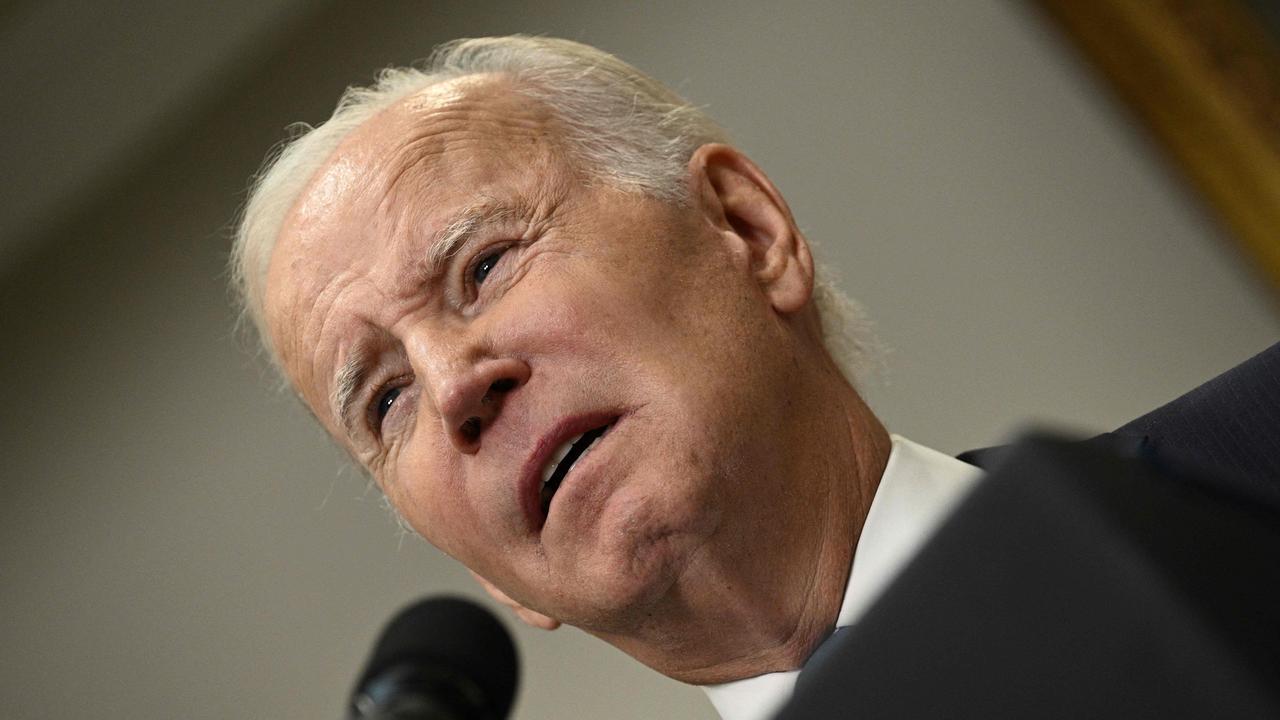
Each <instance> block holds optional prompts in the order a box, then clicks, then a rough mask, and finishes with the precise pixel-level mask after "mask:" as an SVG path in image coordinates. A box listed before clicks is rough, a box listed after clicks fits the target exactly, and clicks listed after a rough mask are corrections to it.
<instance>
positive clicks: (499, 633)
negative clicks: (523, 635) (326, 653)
mask: <svg viewBox="0 0 1280 720" xmlns="http://www.w3.org/2000/svg"><path fill="white" fill-rule="evenodd" d="M519 674H520V673H519V664H518V661H517V659H516V648H515V645H514V644H513V643H512V641H511V636H510V635H509V634H507V630H506V628H504V627H503V626H502V623H500V622H498V619H497V618H495V617H494V616H493V615H492V614H491V613H490V612H489V611H488V610H485V609H484V608H482V607H480V606H479V605H476V604H475V603H473V602H471V601H469V600H463V599H461V598H451V597H435V598H425V599H423V600H419V601H418V602H416V603H414V604H413V605H410V606H408V607H406V608H405V609H403V610H401V611H400V612H399V613H398V614H397V615H396V616H395V617H394V618H392V619H391V621H390V622H389V623H387V626H386V628H385V629H384V630H383V631H382V635H381V636H380V637H379V638H378V642H377V644H375V645H374V647H373V652H372V653H371V654H370V656H369V660H368V661H367V662H366V663H365V666H364V671H363V672H362V673H361V674H360V679H359V680H357V681H356V686H355V689H354V690H352V692H351V699H350V701H349V702H348V704H347V718H348V720H502V718H505V717H506V716H507V712H508V711H510V710H511V702H512V700H513V699H514V698H515V694H516V682H517V680H518V679H519Z"/></svg>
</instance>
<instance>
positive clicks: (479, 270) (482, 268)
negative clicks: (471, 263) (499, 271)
mask: <svg viewBox="0 0 1280 720" xmlns="http://www.w3.org/2000/svg"><path fill="white" fill-rule="evenodd" d="M504 252H506V250H499V251H497V252H495V253H489V254H488V255H485V256H484V257H483V258H481V259H480V262H478V263H476V265H475V267H474V268H473V269H472V270H471V279H472V280H473V281H474V282H475V284H476V285H482V284H484V281H485V278H487V277H489V273H491V272H493V269H494V268H495V267H497V265H498V260H500V259H501V258H502V254H503V253H504Z"/></svg>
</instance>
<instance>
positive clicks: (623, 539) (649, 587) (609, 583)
mask: <svg viewBox="0 0 1280 720" xmlns="http://www.w3.org/2000/svg"><path fill="white" fill-rule="evenodd" d="M614 509H615V510H617V509H618V508H616V507H615V508H614ZM626 509H627V510H628V512H623V513H617V512H615V513H611V514H610V517H612V518H613V522H606V523H604V524H602V525H601V526H599V527H598V528H597V532H598V534H597V541H598V542H597V543H596V544H595V546H594V547H593V549H592V552H591V553H590V556H589V557H585V558H581V559H580V562H579V563H577V564H576V567H575V568H573V572H572V574H571V575H570V577H573V578H574V582H573V583H572V584H573V585H576V586H577V587H567V586H565V587H563V588H562V589H563V591H564V592H563V593H562V594H561V597H562V598H563V599H565V600H566V601H567V602H568V603H570V604H571V605H572V606H573V607H572V608H568V609H566V611H565V612H564V613H563V614H562V615H563V617H561V619H562V620H564V621H566V622H568V623H569V624H570V625H574V626H576V627H579V628H582V629H583V630H587V631H590V632H595V633H610V634H628V632H629V631H632V630H634V629H636V628H637V627H638V626H639V625H641V624H644V623H650V622H652V618H653V617H654V615H655V610H657V609H659V608H661V607H662V606H663V605H664V604H667V603H671V602H674V601H675V600H676V598H675V597H674V595H675V590H676V586H677V582H678V581H679V580H680V578H681V576H682V575H683V573H684V571H685V569H686V568H687V567H688V566H689V563H690V562H691V560H692V558H693V557H694V555H695V553H696V552H697V550H698V548H700V547H701V546H702V544H703V543H704V542H705V540H706V538H707V537H709V536H710V525H711V524H710V523H707V522H705V520H703V521H699V520H695V519H693V518H678V517H673V516H672V514H671V513H670V512H668V511H667V509H665V508H661V507H658V503H654V502H651V501H644V500H642V501H639V502H636V503H634V504H632V505H631V506H630V507H627V508H626ZM679 520H685V521H687V522H679ZM673 521H675V522H673ZM698 530H702V531H701V532H699V531H698Z"/></svg>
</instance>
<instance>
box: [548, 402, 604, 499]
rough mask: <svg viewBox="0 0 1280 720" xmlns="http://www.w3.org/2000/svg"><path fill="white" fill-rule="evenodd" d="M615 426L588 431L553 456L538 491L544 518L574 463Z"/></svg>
mask: <svg viewBox="0 0 1280 720" xmlns="http://www.w3.org/2000/svg"><path fill="white" fill-rule="evenodd" d="M612 426H613V424H612V423H610V424H608V425H602V426H600V427H598V428H595V429H594V430H588V431H586V432H585V433H583V434H582V435H580V436H578V437H577V439H575V440H572V441H568V442H565V443H564V444H563V445H561V446H560V447H559V448H556V451H555V453H553V454H552V455H551V460H550V461H549V462H548V463H547V466H546V467H545V468H543V469H542V485H541V486H540V487H539V489H538V498H539V500H540V501H541V505H542V516H543V517H546V516H547V511H548V510H550V509H551V498H552V497H553V496H555V494H556V491H557V490H559V489H560V483H561V482H563V481H564V478H565V476H566V475H568V474H569V471H570V470H571V469H573V465H574V463H576V462H578V461H579V460H581V459H582V457H583V456H584V455H586V454H587V452H588V451H589V450H591V448H592V447H593V446H594V445H595V443H596V441H597V440H599V439H600V438H601V437H604V434H605V433H606V432H608V431H609V428H610V427H612Z"/></svg>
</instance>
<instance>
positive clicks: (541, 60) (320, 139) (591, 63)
mask: <svg viewBox="0 0 1280 720" xmlns="http://www.w3.org/2000/svg"><path fill="white" fill-rule="evenodd" d="M482 74H484V75H489V74H492V75H501V76H506V77H508V78H510V79H512V80H513V81H514V83H513V85H514V87H515V88H516V92H519V93H521V94H522V95H525V96H526V97H528V98H529V99H530V100H532V101H534V102H538V103H541V104H542V105H544V106H545V107H547V108H548V109H549V110H550V111H551V112H552V113H553V114H554V115H555V116H556V118H557V120H558V121H559V122H560V124H561V125H562V127H563V128H564V137H563V138H562V141H563V143H564V147H565V150H566V151H567V152H568V153H569V154H570V155H571V156H572V158H573V160H574V161H575V164H576V166H578V168H579V169H580V170H582V171H583V172H584V173H585V174H586V176H587V177H588V179H589V180H592V181H599V182H601V183H604V184H606V185H608V186H611V187H615V188H618V189H621V190H625V191H634V192H638V193H642V194H645V195H648V196H651V197H654V198H657V199H660V200H663V201H666V202H671V203H675V204H684V203H686V202H688V201H689V197H688V189H687V185H686V182H685V174H686V171H687V170H686V167H687V164H688V161H689V158H690V157H691V156H692V155H693V153H694V151H695V150H697V149H698V148H699V147H700V146H702V145H704V144H707V143H713V142H727V141H728V135H727V134H726V133H725V131H724V130H723V129H722V128H720V126H719V125H717V124H716V123H715V121H713V120H712V119H711V118H710V117H709V116H708V115H707V114H706V113H704V112H703V111H702V110H701V109H700V108H698V107H695V106H694V105H691V104H690V103H688V102H687V101H685V100H684V99H683V98H681V97H680V96H679V95H677V94H676V93H675V92H673V91H672V90H671V89H669V88H667V87H666V86H665V85H663V84H661V83H660V82H658V81H657V80H654V79H653V78H651V77H649V76H648V75H645V74H644V73H642V72H640V71H639V70H637V69H636V68H634V67H632V66H631V65H628V64H627V63H625V62H623V61H622V60H620V59H618V58H616V57H614V56H613V55H610V54H608V53H606V52H604V51H602V50H598V49H596V48H593V47H591V46H589V45H583V44H581V43H576V42H573V41H570V40H561V39H557V38H544V37H528V36H521V35H514V36H508V37H491V38H474V39H463V40H455V41H452V42H449V43H445V44H444V45H441V46H439V47H438V48H436V50H435V52H434V53H432V55H431V57H430V59H429V60H427V62H426V63H425V64H424V66H423V67H421V68H419V67H398V68H388V69H386V70H383V71H382V72H381V73H379V74H378V77H377V80H376V81H375V82H374V83H373V84H372V85H370V86H368V87H351V88H348V89H347V91H346V92H345V93H343V95H342V97H341V99H339V101H338V106H337V108H336V109H335V110H334V112H333V115H332V116H330V118H329V119H328V120H327V121H325V122H324V123H322V124H320V125H319V126H317V127H310V126H308V125H305V124H299V125H296V126H294V128H293V130H294V132H293V137H291V138H289V139H287V140H286V141H284V142H283V143H281V144H280V145H278V146H277V147H276V148H275V149H274V150H273V151H272V153H271V154H270V155H269V156H268V158H267V161H266V162H265V164H264V165H263V167H262V169H261V170H260V171H259V172H258V173H257V174H256V175H255V176H254V178H253V182H252V185H251V187H250V190H249V196H248V200H247V202H246V203H245V206H244V211H243V213H242V215H241V218H240V223H239V226H238V227H237V230H236V234H235V240H234V245H233V247H232V253H231V275H232V284H233V286H234V288H235V290H236V292H237V294H238V297H239V300H240V302H241V304H242V307H243V309H244V312H245V314H246V315H247V316H248V318H249V320H251V321H252V323H253V325H254V327H255V328H256V329H257V331H258V335H259V338H260V339H261V341H262V344H263V346H264V347H265V348H266V350H267V352H268V353H269V354H270V355H271V357H272V359H273V360H276V361H278V358H277V357H276V355H275V351H274V348H272V346H271V335H270V333H269V332H268V331H267V328H266V325H265V319H264V317H263V295H264V292H265V287H264V286H265V283H266V272H267V267H268V263H269V262H270V259H271V252H272V250H273V248H274V246H275V242H276V239H277V237H278V235H279V234H280V231H281V230H282V229H283V226H284V223H285V219H286V217H287V216H288V214H289V211H290V210H291V208H292V207H293V205H294V204H295V203H296V202H297V200H298V198H299V197H300V196H301V195H302V193H303V191H304V190H305V189H306V187H307V185H308V184H309V183H310V181H311V179H312V177H313V176H314V175H315V174H316V173H317V172H318V171H319V170H320V169H321V167H322V166H323V165H324V164H325V163H326V162H327V161H328V160H329V158H330V157H331V156H332V155H333V153H334V152H335V151H336V150H337V148H338V146H339V144H340V143H341V142H342V141H343V140H344V139H345V138H346V137H347V136H348V135H349V134H350V133H351V132H352V131H354V130H355V129H356V128H358V127H359V126H360V125H362V124H363V123H364V122H366V121H367V120H369V119H371V118H372V117H374V116H375V115H377V114H378V113H379V112H381V111H382V110H384V109H386V108H388V107H391V106H392V105H395V104H396V103H397V102H399V101H400V100H403V99H404V98H406V97H409V96H410V95H414V94H417V93H419V92H421V91H423V90H425V89H427V88H429V87H431V86H433V85H436V84H439V83H442V82H447V81H450V80H455V79H457V78H461V77H466V76H470V75H482ZM825 275H826V273H825V271H823V270H822V269H821V268H820V272H819V278H818V282H817V286H816V288H815V293H814V302H815V304H816V305H817V308H818V314H819V317H820V319H821V323H822V332H823V338H824V340H825V342H826V344H827V347H828V349H829V350H830V352H831V353H832V354H833V356H835V358H836V360H837V361H838V362H839V363H840V364H841V365H842V366H843V367H844V370H845V373H846V375H848V376H849V378H850V379H851V380H852V379H854V378H856V377H857V376H858V375H859V374H860V373H861V372H862V371H864V370H865V369H866V366H867V365H868V364H869V363H870V362H871V361H872V358H873V356H874V355H875V353H874V347H875V345H874V341H873V340H872V338H871V334H870V332H869V327H868V323H867V321H866V320H865V318H864V316H863V314H862V312H861V311H860V310H859V308H858V307H857V306H856V305H855V304H854V303H853V302H852V301H851V300H849V298H847V297H846V296H845V295H844V294H843V293H841V292H840V291H839V290H838V289H837V288H836V287H835V286H834V284H832V283H831V282H830V281H829V280H828V279H827V278H826V277H825Z"/></svg>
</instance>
